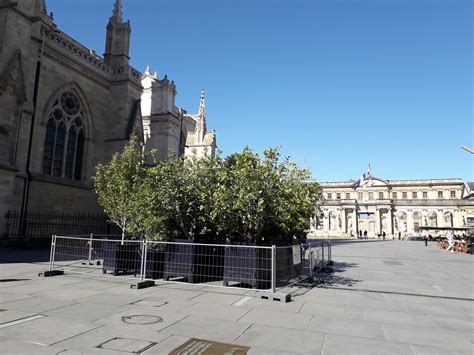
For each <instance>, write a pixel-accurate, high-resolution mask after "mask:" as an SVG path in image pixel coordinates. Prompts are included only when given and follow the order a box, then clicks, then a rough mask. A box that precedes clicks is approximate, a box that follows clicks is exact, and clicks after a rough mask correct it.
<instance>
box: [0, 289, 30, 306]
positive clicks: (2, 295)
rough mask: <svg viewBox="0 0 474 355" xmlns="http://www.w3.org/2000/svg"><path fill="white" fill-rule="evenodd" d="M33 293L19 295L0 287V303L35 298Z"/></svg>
mask: <svg viewBox="0 0 474 355" xmlns="http://www.w3.org/2000/svg"><path fill="white" fill-rule="evenodd" d="M33 297H34V296H33V295H19V294H17V293H7V292H3V289H0V304H2V303H8V302H14V301H19V300H25V299H27V298H33Z"/></svg>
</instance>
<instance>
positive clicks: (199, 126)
mask: <svg viewBox="0 0 474 355" xmlns="http://www.w3.org/2000/svg"><path fill="white" fill-rule="evenodd" d="M195 132H196V144H201V143H202V142H203V141H204V136H205V134H206V102H205V100H204V89H202V90H201V98H200V100H199V113H198V114H197V123H196V131H195Z"/></svg>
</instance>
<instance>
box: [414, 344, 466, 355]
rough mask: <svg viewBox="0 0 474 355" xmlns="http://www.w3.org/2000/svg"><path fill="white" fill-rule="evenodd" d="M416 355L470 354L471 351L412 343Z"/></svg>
mask: <svg viewBox="0 0 474 355" xmlns="http://www.w3.org/2000/svg"><path fill="white" fill-rule="evenodd" d="M413 349H415V353H416V355H446V354H449V355H472V351H462V350H457V349H442V348H436V347H433V346H424V345H417V344H414V345H413Z"/></svg>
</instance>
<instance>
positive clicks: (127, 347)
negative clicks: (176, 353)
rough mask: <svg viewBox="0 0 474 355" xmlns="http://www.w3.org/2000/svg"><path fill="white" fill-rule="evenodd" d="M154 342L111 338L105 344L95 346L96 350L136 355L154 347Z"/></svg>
mask: <svg viewBox="0 0 474 355" xmlns="http://www.w3.org/2000/svg"><path fill="white" fill-rule="evenodd" d="M155 345H156V343H155V342H151V341H145V340H136V339H128V338H112V339H110V340H107V341H106V342H105V343H102V344H100V345H97V346H96V348H98V349H106V350H114V351H120V352H124V353H132V354H138V353H140V354H141V353H142V352H144V351H145V350H148V349H150V348H151V347H153V346H155Z"/></svg>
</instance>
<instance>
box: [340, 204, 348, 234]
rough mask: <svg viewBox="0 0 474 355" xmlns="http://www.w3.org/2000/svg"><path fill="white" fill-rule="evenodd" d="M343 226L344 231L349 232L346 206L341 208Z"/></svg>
mask: <svg viewBox="0 0 474 355" xmlns="http://www.w3.org/2000/svg"><path fill="white" fill-rule="evenodd" d="M341 227H342V232H343V233H347V215H346V209H345V208H343V209H342V210H341Z"/></svg>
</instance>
